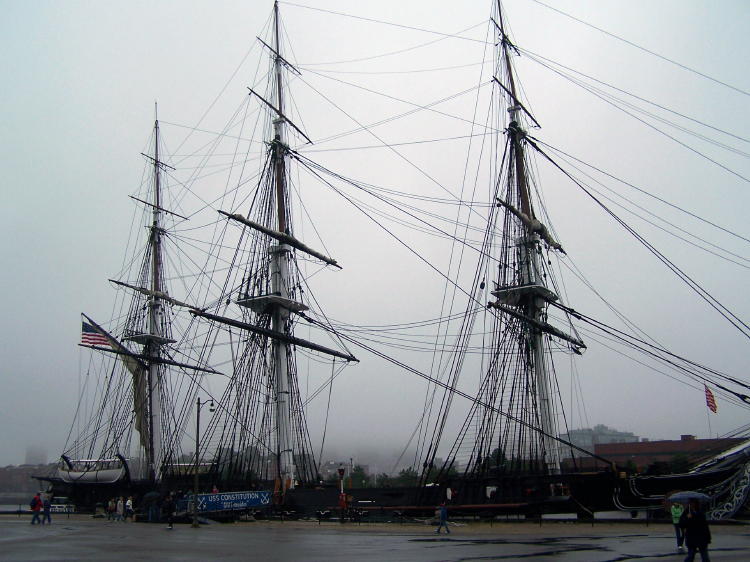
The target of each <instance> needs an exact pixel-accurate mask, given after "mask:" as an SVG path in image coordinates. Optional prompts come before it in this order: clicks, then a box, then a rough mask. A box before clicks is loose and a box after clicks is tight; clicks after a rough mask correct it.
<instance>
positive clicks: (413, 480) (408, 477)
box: [394, 467, 419, 486]
mask: <svg viewBox="0 0 750 562" xmlns="http://www.w3.org/2000/svg"><path fill="white" fill-rule="evenodd" d="M418 481H419V474H417V471H416V470H414V469H413V468H411V467H409V468H405V469H403V470H402V471H401V472H399V473H398V476H397V477H396V478H395V479H394V484H395V485H396V486H416V485H417V482H418Z"/></svg>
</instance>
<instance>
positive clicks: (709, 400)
mask: <svg viewBox="0 0 750 562" xmlns="http://www.w3.org/2000/svg"><path fill="white" fill-rule="evenodd" d="M703 388H704V389H705V390H706V406H708V409H709V410H711V411H712V412H713V413H714V414H715V413H716V410H717V408H716V399H715V398H714V393H713V392H711V389H710V388H708V387H707V386H706V385H705V384H704V385H703Z"/></svg>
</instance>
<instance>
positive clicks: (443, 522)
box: [435, 502, 451, 535]
mask: <svg viewBox="0 0 750 562" xmlns="http://www.w3.org/2000/svg"><path fill="white" fill-rule="evenodd" d="M435 515H437V516H438V517H439V518H440V524H439V525H438V528H437V530H436V531H435V532H436V533H437V534H438V535H439V534H440V529H442V528H443V527H445V532H446V533H447V534H449V535H450V534H451V530H450V529H449V528H448V508H447V507H445V502H443V503H441V504H440V507H438V508H437V510H435Z"/></svg>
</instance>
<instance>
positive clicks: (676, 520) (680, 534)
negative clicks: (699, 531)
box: [669, 502, 685, 552]
mask: <svg viewBox="0 0 750 562" xmlns="http://www.w3.org/2000/svg"><path fill="white" fill-rule="evenodd" d="M669 511H670V513H671V514H672V525H673V526H674V534H675V538H676V539H677V551H678V552H682V551H683V550H685V547H683V546H682V544H683V543H684V542H685V531H683V530H682V527H680V517H682V512H683V511H685V507H684V506H683V505H682V504H681V503H679V502H674V503H672V507H671V508H670V509H669Z"/></svg>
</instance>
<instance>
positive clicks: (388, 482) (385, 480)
mask: <svg viewBox="0 0 750 562" xmlns="http://www.w3.org/2000/svg"><path fill="white" fill-rule="evenodd" d="M375 485H376V486H377V487H378V488H390V487H391V486H393V479H392V478H391V477H390V476H388V475H387V474H386V473H385V472H381V473H380V474H378V475H377V476H376V477H375Z"/></svg>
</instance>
